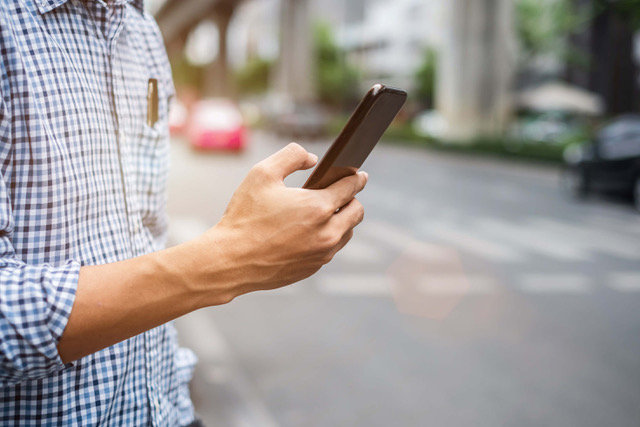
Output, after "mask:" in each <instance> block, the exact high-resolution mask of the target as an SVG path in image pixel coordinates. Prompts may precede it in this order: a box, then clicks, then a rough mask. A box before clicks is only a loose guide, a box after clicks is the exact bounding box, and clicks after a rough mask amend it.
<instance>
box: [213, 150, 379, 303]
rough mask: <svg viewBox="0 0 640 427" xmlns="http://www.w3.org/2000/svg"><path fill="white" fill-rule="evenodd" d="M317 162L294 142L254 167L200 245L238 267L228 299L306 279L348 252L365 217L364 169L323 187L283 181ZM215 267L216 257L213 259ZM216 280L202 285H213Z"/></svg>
mask: <svg viewBox="0 0 640 427" xmlns="http://www.w3.org/2000/svg"><path fill="white" fill-rule="evenodd" d="M317 160H318V159H317V157H316V156H314V155H312V154H309V153H307V152H306V151H305V150H304V149H303V148H302V147H301V146H299V145H297V144H290V145H288V146H287V147H285V148H283V149H282V150H280V151H279V152H278V153H276V154H274V155H273V156H271V157H269V158H267V159H265V160H264V161H262V162H260V163H258V164H257V165H256V166H254V167H253V169H252V170H251V172H249V174H248V175H247V177H246V178H245V180H244V181H243V182H242V184H241V185H240V187H239V188H238V189H237V191H236V193H235V194H234V196H233V198H232V200H231V202H230V203H229V206H228V207H227V210H226V212H225V214H224V216H223V217H222V219H221V220H220V222H219V223H218V224H217V225H216V226H215V227H214V228H213V229H211V230H210V231H209V232H208V233H207V234H205V235H204V236H203V237H202V241H201V242H200V243H201V244H202V243H203V242H207V243H205V244H209V245H216V246H218V247H222V248H224V252H225V255H224V258H225V260H226V262H227V263H229V264H230V265H234V266H236V269H237V271H236V273H237V276H236V277H235V278H234V279H233V280H232V281H233V282H234V283H235V286H234V287H233V290H232V292H231V293H230V294H229V295H228V297H229V298H230V299H233V298H234V297H235V296H238V295H241V294H244V293H248V292H252V291H256V290H267V289H275V288H279V287H282V286H285V285H289V284H291V283H294V282H297V281H299V280H302V279H305V278H307V277H309V276H311V275H312V274H314V273H315V272H316V271H318V270H319V269H320V268H321V267H322V266H323V265H324V264H326V263H328V262H329V261H331V259H332V258H333V256H334V255H335V254H336V253H337V252H338V251H339V250H340V249H342V248H343V247H344V246H345V245H346V244H347V242H348V241H349V240H350V239H351V237H352V236H353V228H354V227H355V226H357V225H358V224H359V223H360V222H361V221H362V219H363V216H364V209H363V207H362V205H361V204H360V202H359V201H358V200H357V199H355V196H356V194H357V193H359V192H360V191H361V190H362V189H363V188H364V186H365V184H366V182H367V175H366V173H364V172H361V173H359V174H357V175H354V176H350V177H347V178H344V179H342V180H340V181H338V182H337V183H335V184H333V185H332V186H331V187H329V188H326V189H323V190H305V189H301V188H287V187H285V185H284V179H285V178H286V177H287V176H289V175H290V174H292V173H293V172H296V171H299V170H305V169H309V168H311V167H313V166H314V165H315V164H316V162H317ZM209 262H211V260H210V261H209ZM215 281H216V277H215V275H212V276H211V277H208V278H206V274H205V276H203V277H202V278H201V282H202V283H203V284H204V285H205V286H207V285H210V284H211V283H214V282H215Z"/></svg>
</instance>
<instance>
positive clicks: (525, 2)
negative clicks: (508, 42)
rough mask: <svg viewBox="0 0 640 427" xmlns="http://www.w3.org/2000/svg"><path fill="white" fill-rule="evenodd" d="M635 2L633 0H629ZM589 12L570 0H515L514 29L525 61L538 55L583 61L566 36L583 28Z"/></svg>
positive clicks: (590, 13) (586, 23) (589, 15)
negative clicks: (567, 41)
mask: <svg viewBox="0 0 640 427" xmlns="http://www.w3.org/2000/svg"><path fill="white" fill-rule="evenodd" d="M633 1H636V0H633ZM592 15H593V12H592V11H590V10H587V8H577V7H576V6H575V4H574V2H573V1H572V0H545V1H541V0H516V31H517V34H518V39H519V42H520V46H521V51H522V53H523V61H524V62H525V63H526V62H528V61H529V60H531V59H532V58H534V57H536V56H539V55H551V56H554V57H556V58H558V59H560V60H565V61H571V62H584V61H585V58H583V57H582V56H581V55H580V54H579V53H578V52H575V51H573V50H572V49H571V47H570V45H569V44H568V43H566V38H567V37H568V36H569V35H570V34H572V33H575V32H578V31H580V30H582V29H584V28H585V27H586V26H587V25H588V23H589V21H590V20H591V18H592Z"/></svg>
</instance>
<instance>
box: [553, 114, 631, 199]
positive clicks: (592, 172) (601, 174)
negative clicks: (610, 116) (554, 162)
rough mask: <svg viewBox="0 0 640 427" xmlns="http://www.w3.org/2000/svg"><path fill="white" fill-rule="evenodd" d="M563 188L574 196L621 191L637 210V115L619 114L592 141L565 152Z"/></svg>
mask: <svg viewBox="0 0 640 427" xmlns="http://www.w3.org/2000/svg"><path fill="white" fill-rule="evenodd" d="M564 154H565V155H564V157H565V162H566V166H565V168H564V171H563V174H562V183H563V187H564V188H565V189H566V190H568V191H569V192H570V193H571V194H573V195H574V196H577V197H584V196H586V195H587V194H588V193H589V192H590V191H607V192H624V193H626V194H629V195H632V196H633V197H634V201H635V205H636V208H637V209H638V210H639V211H640V116H638V115H627V116H622V117H620V118H618V119H616V120H614V121H613V122H611V123H610V124H609V125H607V126H605V127H604V128H602V130H601V131H600V132H599V133H598V134H597V135H596V138H595V140H594V141H593V142H591V143H588V144H584V145H582V146H570V147H568V148H567V150H566V151H565V153H564Z"/></svg>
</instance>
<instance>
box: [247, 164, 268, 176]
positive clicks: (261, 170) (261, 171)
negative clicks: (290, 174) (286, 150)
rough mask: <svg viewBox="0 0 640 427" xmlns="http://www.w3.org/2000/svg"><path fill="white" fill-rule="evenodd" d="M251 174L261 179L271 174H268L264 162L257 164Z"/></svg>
mask: <svg viewBox="0 0 640 427" xmlns="http://www.w3.org/2000/svg"><path fill="white" fill-rule="evenodd" d="M251 173H252V174H253V175H257V176H259V177H265V176H267V175H268V174H269V173H268V168H267V166H266V165H265V164H264V162H260V163H258V164H256V165H255V166H253V167H252V168H251Z"/></svg>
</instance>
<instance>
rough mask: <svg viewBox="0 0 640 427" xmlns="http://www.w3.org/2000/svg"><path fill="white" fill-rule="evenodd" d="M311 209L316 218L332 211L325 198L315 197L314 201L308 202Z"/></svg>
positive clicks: (325, 215)
mask: <svg viewBox="0 0 640 427" xmlns="http://www.w3.org/2000/svg"><path fill="white" fill-rule="evenodd" d="M310 206H311V209H312V211H313V213H314V215H315V216H316V217H317V218H320V219H324V218H326V217H327V216H329V215H331V213H332V210H333V208H332V206H331V205H330V204H329V203H327V202H326V201H325V200H321V199H316V200H315V201H314V202H312V203H311V204H310Z"/></svg>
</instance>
